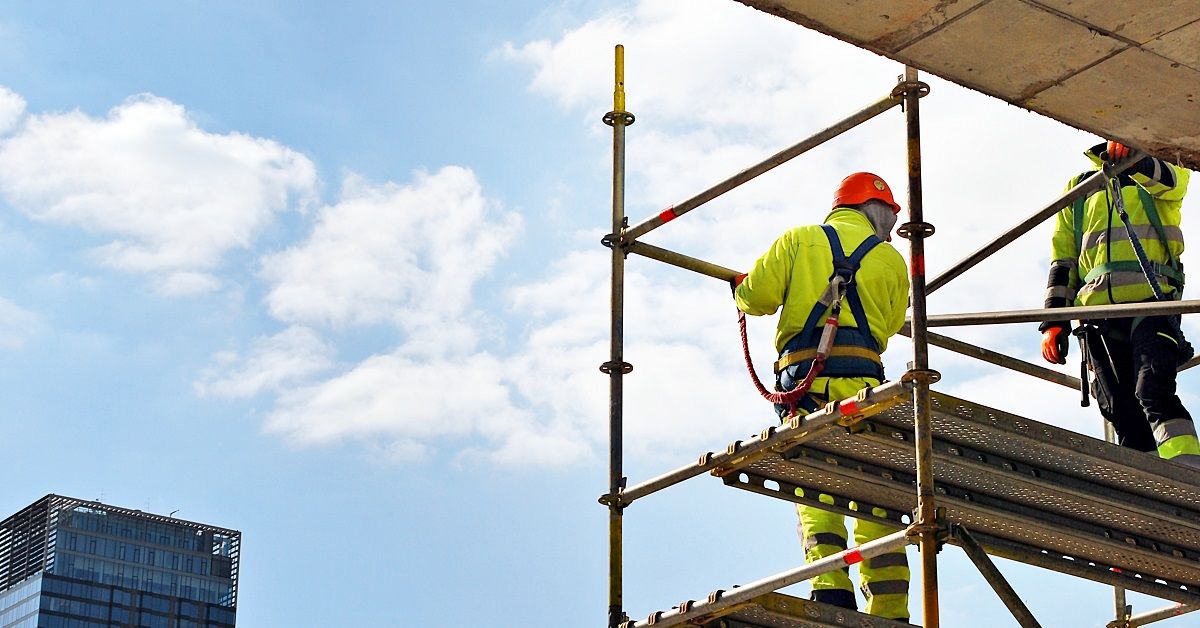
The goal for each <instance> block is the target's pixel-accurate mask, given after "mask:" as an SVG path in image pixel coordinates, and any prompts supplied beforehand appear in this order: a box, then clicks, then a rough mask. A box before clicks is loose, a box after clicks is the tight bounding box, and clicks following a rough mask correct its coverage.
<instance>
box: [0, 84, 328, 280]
mask: <svg viewBox="0 0 1200 628" xmlns="http://www.w3.org/2000/svg"><path fill="white" fill-rule="evenodd" d="M10 100H11V98H10ZM2 102H3V99H2V98H0V118H3V114H2V111H3V107H4V105H3V104H2ZM9 109H10V110H11V109H12V106H11V105H10V106H9ZM10 117H11V114H10ZM315 187H316V172H315V168H314V166H313V164H312V162H311V161H310V160H309V159H308V158H307V157H305V156H303V155H301V154H299V153H297V152H295V151H293V150H291V149H289V148H287V147H285V146H283V145H281V144H279V143H277V142H274V141H272V140H267V139H262V138H255V137H251V136H248V135H244V134H240V133H228V134H217V133H209V132H206V131H204V130H202V129H200V128H199V127H197V125H196V124H195V122H194V121H192V120H191V118H189V117H188V114H187V112H186V111H185V110H184V108H183V107H182V106H180V105H177V104H175V103H172V102H170V101H168V100H166V99H163V98H158V97H155V96H151V95H142V96H137V97H134V98H131V99H129V100H128V101H126V102H125V103H123V104H121V105H119V106H117V107H115V108H113V109H112V110H111V111H109V112H108V114H107V115H106V116H104V117H101V118H95V117H91V116H88V115H86V114H84V113H82V112H79V111H74V112H68V113H43V114H36V115H31V116H29V117H27V118H26V119H25V120H24V121H23V122H22V123H21V124H20V125H19V126H18V127H17V128H16V130H15V131H14V132H13V133H12V134H11V135H10V136H8V137H5V138H3V139H0V194H2V195H3V196H4V198H5V199H6V200H7V201H8V202H9V203H10V204H11V205H12V206H13V207H15V208H16V209H17V210H19V211H20V212H22V213H23V214H25V215H26V216H28V217H30V218H32V219H34V220H38V221H41V222H46V223H52V224H60V225H70V226H75V227H80V228H83V229H86V230H88V231H91V232H93V233H96V234H98V235H101V236H104V237H111V238H113V239H112V240H111V241H110V242H108V243H107V244H104V245H101V246H98V247H96V248H95V249H93V250H92V254H93V255H94V257H95V258H96V259H97V260H98V261H99V262H100V263H103V264H105V265H108V266H111V267H113V268H117V269H120V270H123V271H128V272H138V273H148V274H150V275H152V276H153V277H154V278H155V280H156V284H157V285H158V287H159V289H160V290H162V291H163V292H164V293H167V294H192V293H197V292H205V291H209V290H212V289H213V288H214V287H216V285H217V284H218V280H217V279H216V277H215V276H214V275H213V274H212V271H213V270H214V268H215V267H217V266H218V264H219V263H220V261H221V258H222V256H223V255H224V254H225V253H226V252H228V251H229V250H231V249H235V248H247V247H249V246H250V245H251V244H252V243H253V241H254V238H255V236H256V235H257V234H258V233H260V232H261V231H262V229H263V228H264V227H265V226H266V225H267V224H268V223H270V221H271V220H272V219H273V217H274V215H275V214H276V213H277V212H280V211H283V210H285V209H287V208H288V207H289V206H291V205H292V204H293V203H296V204H300V205H303V204H305V203H307V202H308V201H309V200H310V198H311V196H312V195H313V194H314V193H315Z"/></svg>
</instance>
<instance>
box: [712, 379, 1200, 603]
mask: <svg viewBox="0 0 1200 628" xmlns="http://www.w3.org/2000/svg"><path fill="white" fill-rule="evenodd" d="M931 397H932V404H933V412H932V425H933V440H934V442H933V450H934V476H935V481H936V486H937V495H936V497H937V500H938V501H937V504H938V506H939V507H944V508H945V509H946V510H945V517H946V519H947V520H948V522H951V523H956V524H962V525H964V526H966V527H968V528H969V529H970V530H971V531H972V532H973V533H975V535H976V537H977V538H978V539H979V541H980V542H981V543H982V544H983V545H984V546H985V547H987V548H988V549H989V551H991V552H992V553H995V554H997V555H1000V556H1006V557H1008V558H1014V559H1016V560H1022V561H1024V562H1029V563H1031V564H1038V565H1040V566H1044V567H1048V568H1051V569H1059V570H1060V571H1066V572H1070V573H1074V574H1075V575H1080V576H1083V577H1089V578H1092V579H1094V580H1099V581H1102V582H1110V583H1111V582H1112V580H1113V579H1114V578H1117V579H1120V580H1123V581H1125V582H1126V584H1125V586H1126V587H1127V588H1130V589H1132V590H1136V591H1143V592H1146V593H1151V594H1153V595H1158V596H1160V597H1164V598H1167V599H1172V600H1176V601H1180V602H1188V603H1195V602H1197V601H1200V470H1196V469H1193V468H1190V467H1184V466H1182V465H1179V464H1176V463H1172V462H1169V461H1164V460H1160V459H1158V458H1157V457H1155V456H1153V455H1151V454H1144V453H1141V452H1136V451H1132V450H1128V449H1123V448H1121V447H1118V446H1116V445H1112V444H1109V443H1106V442H1104V441H1101V440H1097V439H1094V438H1090V437H1087V436H1083V435H1081V434H1077V433H1074V432H1070V431H1067V430H1064V429H1060V428H1057V427H1055V426H1052V425H1047V424H1044V423H1039V422H1037V421H1032V420H1030V419H1025V418H1022V417H1019V416H1015V415H1012V414H1008V413H1005V412H1002V411H1000V410H995V409H992V408H988V407H986V406H982V405H979V404H974V403H971V402H968V401H964V400H962V399H957V398H955V397H951V396H948V395H944V394H940V393H936V392H935V393H932V395H931ZM853 429H854V430H855V433H851V432H850V431H849V430H847V429H846V428H841V427H837V426H834V427H833V428H830V429H826V430H824V431H822V432H821V433H820V434H818V435H817V436H816V437H814V438H813V439H811V440H809V441H807V442H805V443H803V444H801V445H798V446H794V447H792V448H791V449H789V450H787V451H785V452H782V453H779V452H765V453H763V454H762V455H760V456H756V457H754V458H750V459H748V460H746V461H744V464H741V465H739V466H738V468H737V469H734V470H723V471H722V473H721V474H722V475H723V476H724V481H725V482H726V483H727V484H730V485H732V486H736V487H738V488H742V489H745V490H749V491H753V492H756V493H763V494H767V495H771V496H774V497H778V498H781V499H786V500H788V501H793V502H798V503H813V504H819V502H818V501H817V500H816V497H817V495H818V494H820V493H825V494H827V495H830V496H832V497H834V501H835V504H834V505H833V509H835V510H841V511H842V512H845V513H847V514H851V515H853V516H860V517H861V516H867V517H871V516H872V515H869V514H867V513H870V512H871V508H872V507H874V506H878V507H881V508H884V509H886V510H887V511H888V513H889V514H888V517H887V518H888V519H890V520H892V521H894V522H897V523H907V521H908V513H911V512H912V510H913V509H914V508H915V507H916V490H915V474H916V469H915V461H914V455H913V454H914V452H913V407H912V403H911V400H909V401H905V402H903V403H901V404H899V405H896V406H894V407H892V408H891V409H889V410H886V411H884V412H882V413H880V414H877V415H875V416H872V417H869V418H867V419H865V420H863V421H862V422H861V423H860V424H859V425H857V426H855V428H853ZM852 500H853V501H854V502H856V508H855V509H852V508H851V506H852V505H851V503H850V502H851V501H852ZM824 507H827V508H828V507H829V506H827V505H826V506H824Z"/></svg>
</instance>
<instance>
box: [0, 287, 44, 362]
mask: <svg viewBox="0 0 1200 628" xmlns="http://www.w3.org/2000/svg"><path fill="white" fill-rule="evenodd" d="M39 325H40V318H39V317H38V315H37V314H34V313H33V312H30V311H29V310H26V309H24V308H22V307H20V306H18V305H17V304H15V303H13V302H11V301H9V300H7V299H4V298H3V297H0V349H19V348H21V347H22V346H24V345H25V341H26V340H28V339H29V337H30V336H32V335H33V334H34V333H36V332H37V330H38V327H39Z"/></svg>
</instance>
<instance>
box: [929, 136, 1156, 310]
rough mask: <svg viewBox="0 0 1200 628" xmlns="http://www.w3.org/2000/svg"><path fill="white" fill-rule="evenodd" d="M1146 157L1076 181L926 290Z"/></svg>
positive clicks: (1137, 155) (1133, 156) (1130, 159)
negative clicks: (1073, 185)
mask: <svg viewBox="0 0 1200 628" xmlns="http://www.w3.org/2000/svg"><path fill="white" fill-rule="evenodd" d="M1144 156H1145V155H1144V154H1143V153H1139V152H1136V151H1134V153H1133V154H1131V155H1130V156H1129V157H1127V158H1125V159H1123V160H1121V161H1119V162H1117V163H1116V164H1114V165H1113V167H1112V168H1107V167H1106V168H1105V169H1104V171H1103V172H1100V171H1097V172H1094V173H1092V174H1091V175H1090V176H1088V177H1085V178H1084V179H1083V180H1082V181H1080V182H1079V183H1078V184H1076V185H1075V187H1073V188H1071V189H1070V190H1067V191H1066V192H1064V193H1063V195H1062V196H1060V197H1058V198H1056V199H1054V200H1053V201H1050V203H1049V204H1048V205H1046V206H1045V207H1043V208H1041V209H1039V210H1037V212H1035V213H1034V214H1033V215H1032V216H1030V217H1029V218H1026V219H1025V220H1023V221H1021V222H1020V223H1019V224H1017V225H1016V226H1014V227H1012V228H1011V229H1009V230H1008V231H1005V232H1004V233H1002V234H1000V237H998V238H996V239H995V240H992V241H991V242H989V243H987V244H985V245H984V246H982V247H981V248H980V249H979V250H977V251H975V252H974V253H971V254H970V255H968V256H966V257H965V258H963V259H962V260H961V261H959V262H958V263H956V264H954V265H953V266H951V267H950V268H948V269H947V270H946V271H945V272H943V273H942V274H940V275H938V276H937V277H935V278H934V279H933V280H932V281H930V282H929V286H928V287H927V288H926V290H925V293H926V294H931V293H933V291H935V290H937V289H938V288H941V287H942V286H944V285H946V284H948V283H950V281H951V280H953V279H954V278H955V277H958V276H959V275H961V274H963V273H965V272H967V271H968V270H970V269H971V268H972V267H974V266H975V265H976V264H978V263H979V262H982V261H983V260H985V259H987V258H988V257H990V256H991V255H992V254H993V253H996V252H997V251H999V250H1000V249H1002V248H1004V247H1006V246H1008V245H1009V244H1011V243H1012V242H1013V241H1015V240H1016V239H1017V238H1019V237H1021V236H1023V235H1025V234H1026V233H1029V231H1030V230H1031V229H1033V228H1034V227H1036V226H1038V225H1040V224H1042V223H1043V222H1044V221H1045V220H1046V219H1048V218H1050V217H1051V216H1053V215H1055V214H1057V213H1058V212H1059V211H1061V210H1062V209H1063V208H1064V207H1067V206H1069V205H1070V204H1071V203H1074V202H1075V201H1077V200H1079V199H1081V198H1085V197H1087V196H1088V195H1090V194H1091V193H1093V192H1095V191H1097V190H1101V189H1103V188H1104V185H1105V183H1106V182H1107V181H1108V177H1112V176H1116V175H1118V174H1120V173H1122V172H1124V171H1125V170H1127V169H1128V168H1131V167H1132V166H1133V165H1134V164H1136V163H1137V162H1138V161H1139V160H1141V158H1142V157H1144Z"/></svg>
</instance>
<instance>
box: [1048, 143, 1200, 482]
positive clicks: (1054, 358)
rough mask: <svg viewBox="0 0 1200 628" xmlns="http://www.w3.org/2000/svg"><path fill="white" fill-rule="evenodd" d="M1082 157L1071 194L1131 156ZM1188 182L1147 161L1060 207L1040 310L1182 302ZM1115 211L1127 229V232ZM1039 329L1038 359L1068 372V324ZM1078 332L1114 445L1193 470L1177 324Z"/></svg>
mask: <svg viewBox="0 0 1200 628" xmlns="http://www.w3.org/2000/svg"><path fill="white" fill-rule="evenodd" d="M1085 154H1086V155H1087V157H1088V159H1090V160H1091V161H1092V164H1093V168H1092V169H1091V170H1089V171H1087V172H1084V173H1083V174H1080V175H1079V176H1077V177H1075V178H1074V179H1072V180H1071V183H1070V186H1071V187H1073V186H1074V185H1075V184H1076V183H1078V182H1079V181H1080V180H1082V179H1083V178H1084V177H1086V176H1088V175H1089V174H1091V173H1092V172H1095V171H1096V170H1098V169H1100V168H1102V167H1103V165H1104V163H1105V162H1106V161H1108V162H1115V161H1118V160H1120V159H1123V158H1125V157H1128V156H1129V154H1130V152H1129V148H1128V147H1126V146H1124V145H1122V144H1121V143H1119V142H1112V141H1110V142H1106V143H1101V144H1097V145H1096V146H1093V147H1092V148H1091V149H1089V150H1088V151H1087V152H1086V153H1085ZM1188 177H1189V172H1188V171H1187V170H1185V169H1183V168H1180V167H1178V166H1176V165H1174V164H1171V163H1168V162H1165V161H1163V160H1161V159H1156V158H1154V157H1149V156H1146V157H1144V158H1142V159H1141V160H1140V161H1138V162H1137V164H1136V165H1134V166H1133V167H1132V168H1130V169H1128V170H1126V171H1125V172H1124V173H1122V174H1121V175H1119V176H1118V177H1116V178H1115V179H1113V180H1111V181H1110V182H1109V185H1107V186H1106V187H1105V188H1104V189H1102V190H1099V191H1097V192H1094V193H1092V194H1091V195H1090V196H1088V197H1087V198H1086V199H1082V200H1080V201H1078V202H1076V203H1075V204H1073V205H1072V206H1070V207H1065V208H1063V210H1062V211H1060V212H1059V213H1058V216H1057V219H1056V222H1055V226H1054V238H1053V241H1052V247H1051V248H1052V250H1051V260H1052V261H1051V262H1050V278H1049V280H1048V281H1047V287H1046V307H1047V308H1054V307H1066V306H1069V305H1107V304H1111V303H1138V302H1144V301H1155V300H1158V299H1160V298H1161V299H1179V298H1181V296H1182V294H1183V266H1182V264H1180V263H1179V256H1180V255H1181V254H1182V253H1183V232H1182V231H1181V230H1180V228H1179V222H1180V205H1181V204H1182V203H1183V196H1184V194H1185V193H1186V192H1187V185H1188ZM1118 190H1119V192H1118ZM1118 194H1119V197H1118ZM1122 207H1123V209H1124V211H1125V213H1126V214H1127V217H1126V218H1127V219H1128V221H1129V224H1130V225H1131V227H1132V228H1126V226H1125V222H1124V221H1125V220H1126V218H1123V217H1122V216H1121V215H1120V211H1121V209H1122ZM1139 249H1141V253H1140V254H1139ZM1139 257H1141V258H1142V259H1141V260H1139ZM1147 271H1149V275H1150V276H1152V277H1153V281H1151V280H1150V279H1149V278H1148V275H1147ZM1156 292H1157V293H1158V295H1159V296H1156ZM1038 330H1039V331H1041V332H1042V357H1044V358H1045V359H1046V360H1047V361H1049V362H1052V363H1057V364H1065V363H1066V358H1067V336H1068V334H1069V333H1070V332H1071V324H1070V322H1069V321H1050V322H1045V323H1042V324H1041V326H1039V327H1038ZM1075 333H1076V335H1077V336H1080V337H1081V338H1082V341H1081V345H1082V348H1083V352H1084V360H1085V361H1086V364H1087V368H1088V370H1090V371H1091V373H1092V377H1091V380H1092V381H1091V394H1092V396H1093V397H1094V398H1095V399H1096V405H1097V406H1099V408H1100V414H1101V415H1103V416H1104V418H1105V420H1107V421H1108V422H1109V423H1111V424H1112V426H1113V429H1114V430H1115V431H1116V434H1117V442H1118V443H1120V444H1121V445H1122V446H1124V447H1129V448H1131V449H1137V450H1139V451H1147V452H1149V451H1155V450H1157V452H1158V455H1159V456H1161V457H1162V458H1168V459H1173V460H1175V461H1176V462H1180V463H1183V464H1188V465H1191V466H1200V442H1198V441H1197V439H1196V428H1195V426H1194V425H1193V423H1192V417H1191V415H1189V414H1188V411H1187V410H1186V409H1185V408H1184V407H1183V404H1182V403H1181V402H1180V401H1179V396H1178V395H1176V393H1175V373H1176V369H1177V367H1178V366H1179V365H1180V364H1181V363H1183V362H1184V361H1186V360H1187V359H1188V358H1190V357H1191V353H1192V350H1191V345H1190V344H1188V343H1187V341H1185V340H1184V338H1183V334H1182V333H1181V332H1180V328H1179V317H1178V316H1146V317H1138V318H1110V319H1101V320H1091V321H1082V322H1081V326H1080V329H1078V330H1076V332H1075Z"/></svg>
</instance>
